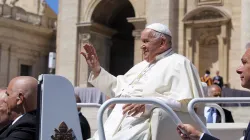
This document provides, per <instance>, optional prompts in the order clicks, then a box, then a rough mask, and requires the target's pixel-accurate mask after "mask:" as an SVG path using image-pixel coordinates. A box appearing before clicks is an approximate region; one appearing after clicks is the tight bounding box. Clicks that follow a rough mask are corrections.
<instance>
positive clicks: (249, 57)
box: [236, 48, 250, 89]
mask: <svg viewBox="0 0 250 140" xmlns="http://www.w3.org/2000/svg"><path fill="white" fill-rule="evenodd" d="M241 62H242V64H241V65H240V66H239V67H238V68H237V70H236V72H237V73H238V74H239V75H240V80H241V86H242V87H244V88H248V89H250V48H248V49H247V50H246V52H245V54H244V55H243V56H242V58H241Z"/></svg>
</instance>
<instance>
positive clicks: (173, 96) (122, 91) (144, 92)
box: [89, 48, 204, 140]
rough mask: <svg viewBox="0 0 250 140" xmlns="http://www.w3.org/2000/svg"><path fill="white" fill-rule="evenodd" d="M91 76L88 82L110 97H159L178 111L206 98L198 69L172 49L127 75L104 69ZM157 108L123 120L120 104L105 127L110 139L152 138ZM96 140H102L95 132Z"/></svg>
mask: <svg viewBox="0 0 250 140" xmlns="http://www.w3.org/2000/svg"><path fill="white" fill-rule="evenodd" d="M93 77H94V76H93V74H90V77H89V82H90V83H91V84H93V85H94V86H95V87H97V88H99V89H100V90H101V91H102V92H103V93H105V94H106V95H107V96H109V97H141V98H143V97H147V98H151V97H152V98H158V99H161V100H163V101H164V102H165V103H166V104H168V105H169V106H170V107H172V108H173V110H175V111H183V112H187V104H188V102H189V101H190V100H191V99H193V98H197V97H203V96H204V95H203V90H202V85H201V81H200V78H199V74H198V72H197V70H196V68H195V66H194V65H193V64H192V63H191V62H190V61H189V60H188V59H187V58H185V57H184V56H182V55H179V54H176V53H174V52H173V50H172V48H171V49H169V50H168V51H166V52H164V53H162V54H160V55H158V56H157V57H156V62H155V63H153V64H149V63H148V62H147V61H142V62H141V63H139V64H137V65H135V66H134V67H132V68H131V69H130V70H129V71H128V72H127V73H126V74H125V75H119V76H117V77H114V76H113V75H111V74H109V73H108V72H107V71H105V70H104V69H101V72H100V74H99V75H98V77H96V78H93ZM153 108H155V106H154V105H150V104H148V105H146V111H145V113H144V114H142V115H141V116H139V117H130V116H126V117H125V118H123V115H122V105H119V104H117V105H116V106H115V108H114V110H113V111H112V113H111V114H110V116H109V117H108V119H107V121H106V122H105V124H104V129H105V135H106V139H107V140H148V139H150V129H149V127H150V112H151V111H152V109H153ZM94 139H95V140H96V139H99V137H98V133H95V135H94Z"/></svg>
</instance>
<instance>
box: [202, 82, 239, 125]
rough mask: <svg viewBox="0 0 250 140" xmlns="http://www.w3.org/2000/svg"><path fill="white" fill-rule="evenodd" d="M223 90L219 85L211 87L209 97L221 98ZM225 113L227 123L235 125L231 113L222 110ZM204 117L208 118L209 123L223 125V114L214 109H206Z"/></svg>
mask: <svg viewBox="0 0 250 140" xmlns="http://www.w3.org/2000/svg"><path fill="white" fill-rule="evenodd" d="M221 92H222V91H221V88H220V87H219V86H218V85H215V84H214V85H211V86H209V87H208V96H209V97H221ZM222 109H223V111H224V113H225V119H226V120H225V121H226V122H227V123H233V122H234V119H233V116H232V113H231V111H229V110H227V109H225V108H222ZM204 115H205V117H206V118H207V123H221V114H220V113H219V111H218V110H216V109H215V108H212V107H205V109H204Z"/></svg>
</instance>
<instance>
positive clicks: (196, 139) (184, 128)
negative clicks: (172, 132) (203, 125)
mask: <svg viewBox="0 0 250 140" xmlns="http://www.w3.org/2000/svg"><path fill="white" fill-rule="evenodd" d="M177 132H178V133H179V135H180V136H181V138H182V139H183V140H219V139H217V138H215V137H213V136H210V135H208V134H206V133H202V132H200V131H198V130H196V129H195V128H194V127H193V126H192V125H190V124H180V125H178V127H177Z"/></svg>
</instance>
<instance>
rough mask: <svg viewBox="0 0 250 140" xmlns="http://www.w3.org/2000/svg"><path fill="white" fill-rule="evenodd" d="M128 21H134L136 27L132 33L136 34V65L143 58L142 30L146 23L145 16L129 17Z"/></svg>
mask: <svg viewBox="0 0 250 140" xmlns="http://www.w3.org/2000/svg"><path fill="white" fill-rule="evenodd" d="M127 20H128V22H130V23H132V24H133V25H134V27H135V29H134V31H133V33H132V35H133V36H134V39H135V40H134V65H135V64H137V63H139V62H141V61H142V60H143V54H142V50H141V45H142V41H141V32H142V31H143V30H144V28H145V25H146V19H145V18H127Z"/></svg>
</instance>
